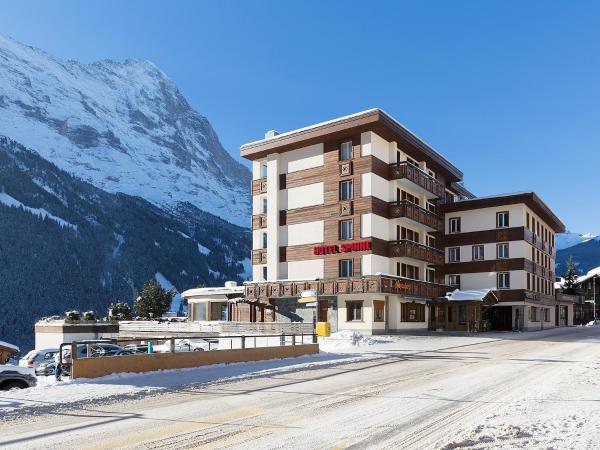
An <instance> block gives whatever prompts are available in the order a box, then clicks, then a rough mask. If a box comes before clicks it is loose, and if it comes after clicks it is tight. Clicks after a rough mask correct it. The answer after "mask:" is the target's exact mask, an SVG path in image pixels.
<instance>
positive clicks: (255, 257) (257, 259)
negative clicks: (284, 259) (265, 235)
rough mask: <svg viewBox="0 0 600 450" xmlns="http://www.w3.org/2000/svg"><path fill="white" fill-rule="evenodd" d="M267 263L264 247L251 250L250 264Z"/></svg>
mask: <svg viewBox="0 0 600 450" xmlns="http://www.w3.org/2000/svg"><path fill="white" fill-rule="evenodd" d="M266 263H267V250H266V249H262V248H261V249H258V250H252V264H253V265H258V264H266Z"/></svg>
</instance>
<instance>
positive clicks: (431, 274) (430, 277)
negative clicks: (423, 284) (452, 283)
mask: <svg viewBox="0 0 600 450" xmlns="http://www.w3.org/2000/svg"><path fill="white" fill-rule="evenodd" d="M427 282H429V283H435V269H427Z"/></svg>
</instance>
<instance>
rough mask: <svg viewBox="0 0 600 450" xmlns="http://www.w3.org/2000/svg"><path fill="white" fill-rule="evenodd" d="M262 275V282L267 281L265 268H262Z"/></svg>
mask: <svg viewBox="0 0 600 450" xmlns="http://www.w3.org/2000/svg"><path fill="white" fill-rule="evenodd" d="M262 273H263V280H264V281H267V266H263V268H262Z"/></svg>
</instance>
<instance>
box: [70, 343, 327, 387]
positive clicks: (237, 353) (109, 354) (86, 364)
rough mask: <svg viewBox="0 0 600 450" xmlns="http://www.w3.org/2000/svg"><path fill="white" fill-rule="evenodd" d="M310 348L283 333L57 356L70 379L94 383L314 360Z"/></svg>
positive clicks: (78, 348) (95, 347)
mask: <svg viewBox="0 0 600 450" xmlns="http://www.w3.org/2000/svg"><path fill="white" fill-rule="evenodd" d="M148 341H149V342H151V343H152V345H151V346H150V345H149V344H148ZM316 342H317V338H316V335H314V334H300V335H296V334H283V333H282V334H272V335H257V336H245V335H239V336H225V337H218V338H208V339H198V338H197V337H187V338H168V339H164V338H160V337H156V338H150V339H147V341H146V342H145V343H144V342H142V341H140V339H105V340H95V341H81V342H72V343H71V344H67V343H63V344H61V345H60V355H61V360H62V363H63V364H64V365H65V366H68V367H69V368H70V374H71V377H72V378H95V377H99V376H103V375H109V374H112V373H119V372H148V371H153V370H163V369H179V368H187V367H197V366H202V365H207V364H221V363H233V362H245V361H258V360H266V359H279V358H289V357H295V356H300V355H307V354H314V353H318V351H319V346H318V344H317V343H316ZM123 344H126V345H125V346H123ZM150 347H152V351H151V352H150V353H149V352H148V350H149V349H150Z"/></svg>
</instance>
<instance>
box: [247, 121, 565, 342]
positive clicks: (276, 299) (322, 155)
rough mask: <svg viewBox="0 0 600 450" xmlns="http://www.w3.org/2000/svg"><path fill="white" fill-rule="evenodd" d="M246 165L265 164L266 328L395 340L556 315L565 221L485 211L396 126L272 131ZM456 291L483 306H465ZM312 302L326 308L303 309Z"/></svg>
mask: <svg viewBox="0 0 600 450" xmlns="http://www.w3.org/2000/svg"><path fill="white" fill-rule="evenodd" d="M241 154H242V156H244V157H246V158H248V159H250V160H252V173H253V181H252V198H253V202H252V205H253V211H252V234H253V250H252V264H253V281H252V282H250V283H247V284H246V286H245V299H246V302H248V304H250V305H251V306H250V308H251V310H252V312H251V315H252V316H253V317H254V318H255V320H262V319H258V318H259V317H261V318H262V317H267V316H268V317H270V318H273V319H274V320H276V321H286V320H292V321H309V320H316V321H328V322H329V323H330V324H331V327H332V330H333V331H335V330H338V329H351V330H361V331H363V332H366V333H384V332H394V331H400V330H403V329H427V328H434V329H438V328H442V329H467V328H469V327H471V328H472V327H473V326H477V327H479V328H481V324H482V323H484V322H485V323H489V324H491V326H492V327H495V328H512V327H513V325H515V324H517V326H518V328H519V329H529V328H530V326H529V322H530V317H533V319H531V320H534V319H535V318H537V317H538V314H540V315H544V314H546V312H545V307H544V305H545V304H546V302H547V303H548V304H550V298H551V297H552V298H553V296H554V292H553V283H552V281H553V272H554V258H555V247H554V233H555V232H557V231H561V230H563V229H564V226H563V224H562V223H561V222H560V220H559V219H558V218H556V216H555V215H554V214H553V213H552V212H551V211H550V210H549V209H548V207H547V206H546V205H544V203H543V202H542V201H541V200H540V199H539V198H538V197H537V196H536V195H535V194H533V193H523V194H514V195H506V196H497V197H487V198H474V196H473V194H471V193H470V192H469V191H468V190H466V189H465V188H464V186H463V185H462V178H463V174H462V172H461V171H460V170H459V169H457V168H456V167H455V166H454V165H453V164H452V163H450V162H449V161H448V160H446V159H445V158H444V157H443V156H441V155H440V154H439V153H438V152H436V151H435V150H434V149H433V148H431V147H430V146H429V145H427V144H426V143H425V142H424V141H422V140H421V139H419V138H418V137H417V136H415V135H414V134H413V133H411V132H410V131H409V130H407V129H406V128H405V127H404V126H402V125H401V124H400V123H399V122H397V121H396V120H394V119H393V118H392V117H391V116H389V115H388V114H386V113H385V112H383V111H381V110H379V109H372V110H368V111H364V112H361V113H358V114H353V115H351V116H346V117H342V118H339V119H335V120H332V121H329V122H324V123H320V124H317V125H313V126H309V127H306V128H302V129H299V130H294V131H291V132H287V133H282V134H278V133H277V132H274V131H271V132H268V133H267V134H266V136H265V138H264V139H263V140H260V141H256V142H252V143H249V144H246V145H244V146H242V148H241ZM455 289H459V290H460V292H462V291H470V293H468V295H467V294H465V295H462V294H461V295H458V294H457V295H456V296H455V298H456V299H461V300H453V299H452V298H451V297H449V296H448V295H447V294H448V293H449V292H451V291H453V290H455ZM305 291H312V292H314V293H315V294H316V295H317V298H318V302H317V305H316V307H314V306H306V305H304V304H303V303H301V302H300V301H299V297H300V294H301V293H302V292H305ZM457 292H458V291H457ZM500 305H502V306H500ZM553 305H554V303H553ZM531 308H538V309H531ZM265 310H271V311H274V312H275V314H269V315H265V314H264V312H265ZM532 311H533V312H532ZM252 313H253V314H252ZM531 314H533V316H530V315H531ZM550 314H552V312H550ZM449 316H450V317H449ZM509 317H510V318H509ZM540 317H541V316H540ZM545 317H546V316H545V315H544V318H545ZM552 323H554V322H552Z"/></svg>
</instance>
